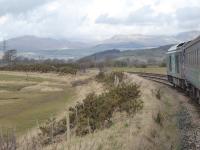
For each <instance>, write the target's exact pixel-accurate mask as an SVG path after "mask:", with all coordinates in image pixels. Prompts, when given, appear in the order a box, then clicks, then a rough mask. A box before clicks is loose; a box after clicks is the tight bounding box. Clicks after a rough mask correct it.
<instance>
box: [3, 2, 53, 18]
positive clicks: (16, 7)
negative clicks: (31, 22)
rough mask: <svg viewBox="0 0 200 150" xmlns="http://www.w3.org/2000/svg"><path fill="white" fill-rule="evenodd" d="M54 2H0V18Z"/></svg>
mask: <svg viewBox="0 0 200 150" xmlns="http://www.w3.org/2000/svg"><path fill="white" fill-rule="evenodd" d="M50 1H52V0H0V16H3V15H6V14H15V15H16V14H20V13H25V12H27V11H30V10H33V9H35V8H37V7H38V6H41V5H43V4H45V3H47V2H50Z"/></svg>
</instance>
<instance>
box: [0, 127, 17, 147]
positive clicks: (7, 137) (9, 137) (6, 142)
mask: <svg viewBox="0 0 200 150" xmlns="http://www.w3.org/2000/svg"><path fill="white" fill-rule="evenodd" d="M0 149H1V150H8V149H9V150H15V149H17V140H16V136H15V133H14V131H13V130H10V129H6V131H5V129H4V132H3V133H0Z"/></svg>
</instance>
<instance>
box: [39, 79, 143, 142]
mask: <svg viewBox="0 0 200 150" xmlns="http://www.w3.org/2000/svg"><path fill="white" fill-rule="evenodd" d="M140 95H141V94H140V89H139V86H138V85H136V84H125V83H122V84H120V85H119V86H117V87H113V88H110V89H109V91H108V92H105V93H102V94H101V95H95V94H94V93H91V94H89V95H88V96H87V97H86V98H85V99H84V100H83V101H82V103H77V104H76V105H75V106H74V107H71V108H69V119H70V129H71V130H72V131H73V132H74V133H75V135H77V136H83V135H86V134H88V133H92V132H94V131H95V130H97V129H103V128H107V127H110V126H111V125H112V123H113V122H112V116H113V114H114V113H115V112H126V113H127V114H128V115H134V114H135V113H136V112H138V111H139V110H141V109H142V107H143V102H142V101H141V99H140ZM66 122H67V121H66V118H63V119H61V120H60V121H58V122H54V123H47V124H45V126H42V127H41V128H40V129H41V132H42V134H43V135H45V137H51V136H56V135H57V134H60V133H65V132H66V130H67V128H66ZM53 126H54V128H55V129H52V127H53ZM52 132H53V133H52ZM49 139H50V138H49ZM49 139H48V138H46V141H50V140H49Z"/></svg>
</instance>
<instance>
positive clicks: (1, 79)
mask: <svg viewBox="0 0 200 150" xmlns="http://www.w3.org/2000/svg"><path fill="white" fill-rule="evenodd" d="M73 96H74V90H73V89H72V88H71V87H69V86H67V85H65V84H64V82H62V83H61V82H60V80H56V79H52V78H51V79H47V78H42V77H41V76H40V77H35V76H34V77H32V76H30V77H28V79H27V78H26V76H25V74H24V75H18V74H17V75H15V74H14V73H8V74H5V73H1V72H0V126H1V127H11V128H16V131H17V133H19V134H21V133H24V132H26V131H27V130H28V129H31V128H32V127H34V126H35V125H36V122H37V121H38V122H39V123H41V122H43V121H44V120H46V119H48V118H49V117H50V116H52V115H55V114H58V113H59V112H62V111H63V110H64V108H65V107H66V105H67V103H68V102H70V101H72V100H73Z"/></svg>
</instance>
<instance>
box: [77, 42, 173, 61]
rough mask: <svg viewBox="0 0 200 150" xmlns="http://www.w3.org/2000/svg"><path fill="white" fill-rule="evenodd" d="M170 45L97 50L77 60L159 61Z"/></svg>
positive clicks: (162, 58) (163, 57)
mask: <svg viewBox="0 0 200 150" xmlns="http://www.w3.org/2000/svg"><path fill="white" fill-rule="evenodd" d="M171 46H172V45H165V46H160V47H158V48H149V49H148V48H147V49H138V50H126V51H120V50H117V49H113V50H107V51H103V52H98V53H95V54H92V55H90V56H86V57H83V58H81V59H79V60H78V61H79V62H91V61H93V62H94V61H95V62H104V61H106V60H109V61H117V60H121V61H126V60H127V59H129V60H130V61H136V60H137V61H140V62H147V61H149V60H155V61H158V62H161V61H163V60H164V59H165V56H166V52H167V50H168V49H169V48H170V47H171Z"/></svg>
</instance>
